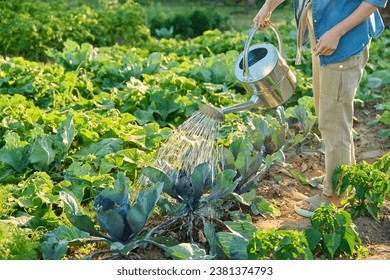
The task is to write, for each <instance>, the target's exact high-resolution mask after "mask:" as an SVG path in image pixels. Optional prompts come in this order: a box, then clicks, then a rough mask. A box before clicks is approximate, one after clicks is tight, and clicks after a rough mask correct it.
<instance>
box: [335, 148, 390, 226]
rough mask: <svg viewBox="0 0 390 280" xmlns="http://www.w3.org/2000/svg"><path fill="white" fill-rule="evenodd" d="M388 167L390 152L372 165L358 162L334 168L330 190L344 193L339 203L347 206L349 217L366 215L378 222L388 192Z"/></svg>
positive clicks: (389, 188)
mask: <svg viewBox="0 0 390 280" xmlns="http://www.w3.org/2000/svg"><path fill="white" fill-rule="evenodd" d="M389 167H390V153H387V154H386V155H384V156H383V157H381V158H380V159H378V160H377V161H376V162H375V163H374V164H369V163H367V162H365V161H362V162H361V163H359V164H356V165H350V166H348V165H341V166H339V167H337V168H336V170H335V171H334V174H333V177H332V184H333V190H334V192H337V194H338V195H345V194H347V197H346V198H345V199H344V200H343V202H344V203H348V204H349V205H350V208H351V215H352V217H353V218H355V217H356V216H358V215H366V214H369V215H371V216H372V217H373V218H374V219H376V220H378V221H379V220H380V213H381V210H382V209H383V206H384V202H385V199H386V196H387V195H388V193H389V192H390V182H389V175H388V174H387V173H388V170H389Z"/></svg>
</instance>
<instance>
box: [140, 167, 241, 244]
mask: <svg viewBox="0 0 390 280" xmlns="http://www.w3.org/2000/svg"><path fill="white" fill-rule="evenodd" d="M141 174H142V176H143V177H144V180H143V181H144V183H148V184H158V183H163V191H164V192H165V193H167V194H168V195H169V196H171V197H172V198H174V199H176V200H177V202H178V205H177V208H176V209H179V210H178V211H176V213H175V215H174V216H173V217H172V218H171V219H169V220H167V221H166V222H165V223H163V224H161V225H160V226H159V227H157V228H155V230H156V231H157V229H161V228H164V227H165V226H168V225H170V224H172V223H174V222H176V221H180V220H182V221H185V225H186V226H188V231H187V235H188V236H189V237H190V238H191V241H192V230H193V226H194V224H195V223H196V222H197V221H199V220H200V221H201V222H203V224H204V221H205V219H208V218H210V216H214V214H215V212H214V211H213V210H214V209H213V204H212V203H211V202H214V201H216V200H217V199H220V198H222V197H224V196H226V195H228V194H231V193H232V192H233V190H234V189H235V188H236V187H237V185H238V183H239V180H238V179H237V178H236V174H237V173H236V171H234V170H231V169H227V170H223V171H222V172H220V173H218V174H217V175H216V177H215V179H213V178H214V177H213V174H212V171H211V169H210V167H209V165H208V164H207V163H201V164H199V165H198V166H196V167H195V168H194V170H193V172H192V173H191V174H189V173H186V172H184V171H182V170H179V171H174V170H171V171H169V172H168V173H166V172H164V171H163V170H161V169H159V168H156V167H152V166H147V167H143V168H142V170H141ZM214 217H215V216H214Z"/></svg>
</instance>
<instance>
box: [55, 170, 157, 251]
mask: <svg viewBox="0 0 390 280" xmlns="http://www.w3.org/2000/svg"><path fill="white" fill-rule="evenodd" d="M161 191H162V185H161V184H159V185H155V186H154V187H151V188H149V189H147V190H145V191H142V192H140V193H138V194H137V197H136V198H135V202H134V203H133V204H132V205H130V200H129V185H128V184H127V179H126V177H125V176H124V174H123V173H118V176H117V180H116V181H115V183H114V187H113V188H106V189H104V190H103V191H102V192H101V193H100V194H99V195H98V196H96V198H95V201H94V210H95V213H96V220H97V222H98V224H99V225H100V227H101V228H102V229H103V231H104V232H105V233H102V232H100V231H98V230H97V229H96V228H95V226H94V224H93V222H92V220H91V218H90V217H88V216H87V215H84V214H82V212H81V211H80V210H79V208H78V205H77V202H76V200H75V199H74V198H73V197H72V196H71V195H69V194H67V193H65V192H62V193H61V198H62V200H63V202H64V203H65V207H66V210H67V215H68V217H69V220H70V222H71V223H72V224H73V225H74V226H75V227H77V228H79V229H80V230H82V231H85V232H88V233H90V234H91V235H94V236H97V237H100V238H102V239H103V240H106V241H107V242H109V243H110V244H111V246H112V248H113V249H112V250H109V251H103V252H96V253H94V254H92V255H91V256H89V258H92V257H95V256H96V255H98V254H100V253H111V254H113V257H119V256H122V255H126V254H130V252H131V251H132V250H133V249H135V248H137V247H138V246H139V245H140V244H139V242H138V243H137V242H135V241H136V238H137V237H138V236H139V234H140V233H141V231H142V230H143V229H144V226H145V224H146V222H147V220H148V219H149V218H150V216H151V215H152V213H153V210H154V207H155V205H156V203H157V200H158V199H159V196H160V193H161ZM106 234H107V235H106ZM116 243H120V244H116ZM121 244H122V245H121ZM118 247H120V248H121V250H119V249H118Z"/></svg>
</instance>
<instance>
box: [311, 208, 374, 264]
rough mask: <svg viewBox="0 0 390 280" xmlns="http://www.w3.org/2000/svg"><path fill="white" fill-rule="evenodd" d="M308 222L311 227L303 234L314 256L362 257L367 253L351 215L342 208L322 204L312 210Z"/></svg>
mask: <svg viewBox="0 0 390 280" xmlns="http://www.w3.org/2000/svg"><path fill="white" fill-rule="evenodd" d="M310 223H311V225H312V228H309V229H307V230H305V236H306V239H307V241H308V243H309V249H310V251H312V253H313V255H314V256H316V255H319V254H321V253H322V254H324V256H325V257H326V258H327V259H333V258H334V257H343V256H346V257H349V258H353V257H357V258H362V257H364V256H365V254H366V253H367V249H366V248H365V247H364V246H363V245H362V241H361V239H360V237H359V233H358V232H357V229H356V226H355V225H354V224H353V222H352V218H351V215H350V214H349V213H348V212H347V211H345V210H344V209H337V208H336V206H335V205H333V204H330V205H329V206H322V207H320V208H318V209H316V210H315V211H314V214H313V216H312V217H311V218H310Z"/></svg>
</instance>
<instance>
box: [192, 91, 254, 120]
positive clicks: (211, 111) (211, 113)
mask: <svg viewBox="0 0 390 280" xmlns="http://www.w3.org/2000/svg"><path fill="white" fill-rule="evenodd" d="M260 105H261V99H260V98H259V96H257V95H253V96H252V98H251V99H250V100H249V101H248V102H244V103H241V104H236V105H232V106H229V107H226V108H222V109H219V108H215V107H212V106H210V105H205V104H200V105H199V109H200V111H201V112H202V113H203V114H205V115H206V116H208V117H209V118H212V119H214V120H216V121H219V122H224V121H225V115H226V114H229V113H234V112H239V111H244V110H248V109H252V108H256V107H259V106H260Z"/></svg>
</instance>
